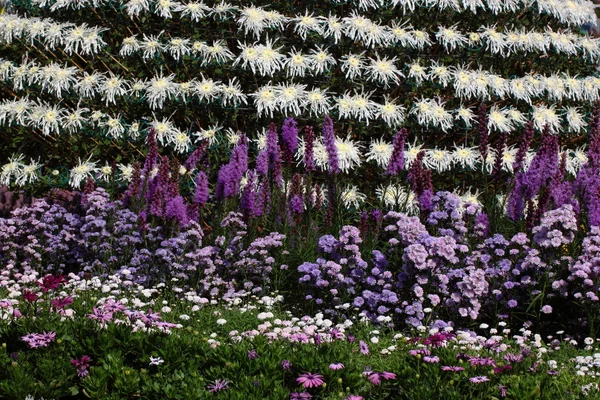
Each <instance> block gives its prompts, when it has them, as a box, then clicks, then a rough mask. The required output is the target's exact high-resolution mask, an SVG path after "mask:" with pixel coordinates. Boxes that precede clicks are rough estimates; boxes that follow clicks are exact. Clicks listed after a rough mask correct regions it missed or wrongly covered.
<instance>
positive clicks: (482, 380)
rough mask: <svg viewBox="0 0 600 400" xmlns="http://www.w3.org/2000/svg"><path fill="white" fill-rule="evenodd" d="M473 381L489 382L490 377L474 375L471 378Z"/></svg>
mask: <svg viewBox="0 0 600 400" xmlns="http://www.w3.org/2000/svg"><path fill="white" fill-rule="evenodd" d="M469 380H470V381H471V383H484V382H489V380H490V378H488V377H487V376H474V377H473V378H469Z"/></svg>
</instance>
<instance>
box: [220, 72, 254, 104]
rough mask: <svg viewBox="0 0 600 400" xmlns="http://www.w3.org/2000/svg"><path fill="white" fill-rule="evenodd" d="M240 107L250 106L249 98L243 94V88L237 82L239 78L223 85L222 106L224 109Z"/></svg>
mask: <svg viewBox="0 0 600 400" xmlns="http://www.w3.org/2000/svg"><path fill="white" fill-rule="evenodd" d="M229 103H231V105H232V106H239V105H241V104H248V96H246V94H245V93H244V92H242V87H241V86H240V84H239V83H238V82H237V77H234V78H233V79H230V80H229V82H228V83H227V85H221V104H222V105H223V107H227V106H229Z"/></svg>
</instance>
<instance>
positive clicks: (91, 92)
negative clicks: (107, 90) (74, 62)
mask: <svg viewBox="0 0 600 400" xmlns="http://www.w3.org/2000/svg"><path fill="white" fill-rule="evenodd" d="M105 79H106V77H105V76H104V75H103V74H101V73H98V72H94V73H92V74H89V73H87V72H84V73H83V77H82V78H81V79H79V80H77V82H75V84H74V85H73V88H74V89H75V91H76V92H77V94H78V95H79V96H81V97H94V96H95V95H96V93H97V92H100V91H101V89H100V88H101V87H102V85H103V84H104V80H105Z"/></svg>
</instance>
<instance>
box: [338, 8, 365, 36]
mask: <svg viewBox="0 0 600 400" xmlns="http://www.w3.org/2000/svg"><path fill="white" fill-rule="evenodd" d="M372 24H373V21H371V20H370V19H368V18H366V17H364V16H363V15H362V14H360V13H359V12H357V11H352V13H351V14H350V16H349V17H344V18H343V19H342V25H343V26H344V28H343V29H344V34H345V35H346V36H347V37H348V38H350V39H351V40H364V39H365V38H366V36H367V32H368V29H369V27H370V26H371V25H372Z"/></svg>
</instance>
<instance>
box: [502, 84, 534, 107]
mask: <svg viewBox="0 0 600 400" xmlns="http://www.w3.org/2000/svg"><path fill="white" fill-rule="evenodd" d="M508 85H509V90H510V93H511V95H512V97H514V98H515V99H519V100H524V101H526V102H527V103H529V104H531V96H533V91H532V90H531V86H530V84H529V82H528V81H527V80H526V79H524V78H516V79H511V80H510V81H509V84H508Z"/></svg>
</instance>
